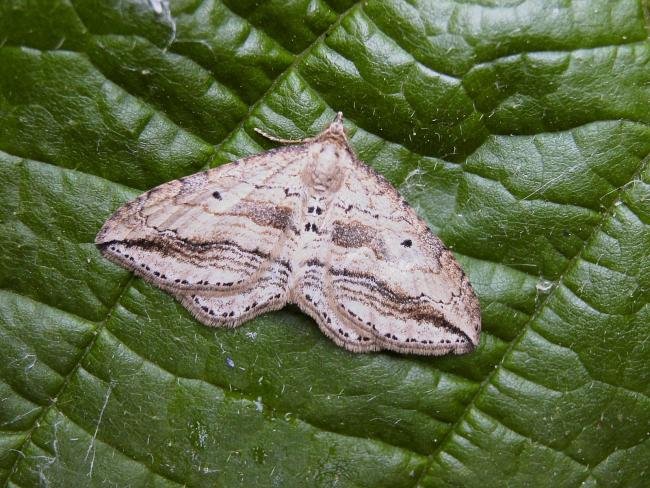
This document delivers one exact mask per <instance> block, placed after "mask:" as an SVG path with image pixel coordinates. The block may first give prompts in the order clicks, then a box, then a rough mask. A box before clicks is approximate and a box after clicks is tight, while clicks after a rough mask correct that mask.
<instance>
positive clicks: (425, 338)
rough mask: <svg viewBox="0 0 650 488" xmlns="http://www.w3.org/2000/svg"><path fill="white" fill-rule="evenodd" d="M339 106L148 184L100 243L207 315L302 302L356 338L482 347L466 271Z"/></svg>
mask: <svg viewBox="0 0 650 488" xmlns="http://www.w3.org/2000/svg"><path fill="white" fill-rule="evenodd" d="M342 119H343V116H342V114H341V113H340V112H339V113H338V115H337V117H336V119H335V120H334V122H333V123H332V124H331V125H330V126H329V127H328V128H327V129H325V131H323V132H322V133H321V134H319V135H317V136H315V137H311V138H308V139H304V140H300V141H287V140H283V139H277V138H274V137H271V136H267V135H266V134H264V133H262V134H263V135H265V136H266V137H269V138H270V139H273V140H275V141H278V142H283V143H290V144H291V145H290V146H285V147H280V148H277V149H273V150H271V151H266V152H263V153H260V154H257V155H255V156H251V157H248V158H244V159H241V160H239V161H235V162H233V163H230V164H224V165H223V166H219V167H217V168H214V169H210V170H208V171H203V172H200V173H196V174H194V175H191V176H187V177H185V178H181V179H178V180H174V181H170V182H169V183H165V184H163V185H160V186H158V187H156V188H154V189H153V190H150V191H148V192H147V193H145V194H143V195H141V196H139V197H138V198H136V199H135V200H133V201H132V202H129V203H127V204H126V205H124V206H123V207H121V208H120V209H118V210H117V211H116V212H115V214H114V215H113V216H112V217H111V218H110V219H109V220H108V221H107V222H106V223H105V224H104V226H103V227H102V229H101V230H100V232H99V234H97V238H96V241H95V242H96V244H97V246H98V247H99V249H100V250H101V252H102V253H103V255H104V256H106V257H107V258H108V259H110V260H111V261H113V262H115V263H117V264H120V265H122V266H125V267H127V268H129V269H131V270H132V271H133V272H134V273H135V274H137V275H138V276H141V277H142V278H144V279H145V280H146V281H149V282H151V283H153V284H154V285H156V286H158V287H160V288H162V289H163V290H166V291H168V292H169V293H171V294H172V295H174V296H175V297H176V298H177V299H178V300H179V301H180V302H181V303H182V304H183V305H184V306H185V307H186V308H187V309H188V310H189V311H190V312H192V314H193V315H194V316H195V317H196V318H197V319H198V320H199V321H201V322H202V323H204V324H206V325H211V326H227V327H236V326H238V325H239V324H241V323H242V322H245V321H246V320H249V319H251V318H253V317H255V316H257V315H259V314H261V313H263V312H267V311H269V310H277V309H280V308H282V307H284V306H285V305H286V304H287V303H295V304H296V305H298V306H299V307H300V308H301V309H302V310H303V311H304V312H305V313H306V314H308V315H310V316H311V317H312V318H313V319H314V320H315V321H316V322H317V323H318V325H319V327H320V329H321V330H322V331H323V332H324V333H325V335H327V336H328V337H330V338H331V339H332V340H333V341H334V342H335V343H336V344H338V345H339V346H343V347H344V348H346V349H348V350H350V351H355V352H366V351H377V350H380V349H389V350H392V351H397V352H400V353H412V354H423V355H442V354H447V353H454V354H462V353H466V352H470V351H472V350H473V349H474V348H475V347H476V345H477V344H478V341H479V334H480V329H481V318H480V309H479V303H478V300H477V299H476V296H475V295H474V292H473V290H472V287H471V285H470V283H469V281H468V279H467V276H466V275H465V273H463V271H462V269H461V268H460V266H459V265H458V263H457V262H456V260H455V259H454V257H453V256H452V254H451V253H450V252H449V251H448V250H447V249H446V248H445V246H444V245H443V244H442V242H441V241H440V240H439V239H438V238H437V237H436V236H434V235H433V234H432V233H431V231H430V230H429V229H428V227H427V225H426V224H425V223H424V221H423V220H422V219H421V218H419V217H418V216H417V215H416V213H415V211H414V210H413V209H412V208H411V207H410V206H409V204H408V203H406V201H405V200H404V199H403V198H402V197H401V196H400V195H399V193H398V192H397V190H396V189H395V188H394V187H393V186H392V185H391V184H390V183H389V182H388V181H387V180H386V179H385V178H383V177H382V176H381V175H379V174H378V173H377V172H375V171H374V170H373V169H372V168H370V167H369V166H367V165H366V164H364V163H363V162H361V161H360V160H359V159H358V158H357V156H356V155H355V153H354V151H353V150H352V148H351V147H350V145H349V144H348V140H347V137H346V135H345V131H344V129H343V123H342ZM258 132H260V133H261V131H258Z"/></svg>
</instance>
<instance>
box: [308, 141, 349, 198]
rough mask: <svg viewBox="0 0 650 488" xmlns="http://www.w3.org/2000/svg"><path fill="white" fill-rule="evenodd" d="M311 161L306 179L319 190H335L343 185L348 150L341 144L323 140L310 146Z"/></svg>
mask: <svg viewBox="0 0 650 488" xmlns="http://www.w3.org/2000/svg"><path fill="white" fill-rule="evenodd" d="M310 152H311V161H310V163H309V164H308V165H307V168H306V172H305V175H304V177H305V179H306V180H307V181H308V182H309V183H311V186H312V187H313V188H314V189H315V190H317V191H324V192H325V191H327V192H333V191H336V190H338V189H339V188H340V187H341V183H342V182H343V176H344V168H345V166H346V164H345V161H344V159H346V158H349V155H348V152H347V151H346V150H345V148H343V147H341V145H340V144H335V143H332V142H330V141H323V142H319V143H315V144H313V146H312V147H311V148H310Z"/></svg>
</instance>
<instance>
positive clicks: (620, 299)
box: [0, 0, 650, 487]
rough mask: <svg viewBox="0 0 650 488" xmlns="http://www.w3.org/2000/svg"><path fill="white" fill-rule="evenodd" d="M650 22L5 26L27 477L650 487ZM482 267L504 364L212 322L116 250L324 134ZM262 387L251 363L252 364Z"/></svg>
mask: <svg viewBox="0 0 650 488" xmlns="http://www.w3.org/2000/svg"><path fill="white" fill-rule="evenodd" d="M648 25H649V23H648V13H647V10H646V4H645V3H644V2H643V0H591V1H584V2H566V1H564V0H526V1H523V2H522V1H512V0H483V1H482V2H475V3H471V2H468V1H466V0H455V1H452V0H440V1H437V0H436V1H434V0H414V1H404V0H377V1H374V0H370V1H367V2H366V1H363V2H359V1H353V0H330V1H328V2H325V1H316V2H312V1H308V0H290V1H288V2H286V1H280V0H268V1H265V2H256V1H253V0H245V1H235V0H225V1H218V0H175V1H173V2H172V3H171V6H169V5H168V3H167V2H166V1H161V0H148V1H144V0H109V1H103V0H6V1H4V2H2V3H1V4H0V187H1V188H2V190H1V191H0V244H1V245H2V253H0V289H1V291H0V347H1V350H2V361H0V481H1V482H2V483H3V484H4V485H5V486H9V487H27V486H40V485H51V486H100V485H101V486H104V485H106V484H110V485H116V486H283V487H284V486H367V487H380V486H386V487H394V486H395V487H398V486H404V487H415V486H418V487H439V486H468V487H471V486H481V487H483V486H513V487H514V486H576V487H578V486H582V487H596V486H603V487H611V486H630V487H637V486H647V485H648V483H650V468H649V467H648V466H649V465H648V459H650V367H649V364H650V343H649V342H648V324H649V323H650V306H649V302H650V165H649V163H648V161H649V159H650V158H649V156H648V155H649V154H650V42H649V40H648V32H649V30H648ZM338 110H342V111H343V112H344V114H345V116H346V127H347V129H348V132H349V134H350V135H351V141H352V144H353V146H354V147H355V148H356V150H357V151H358V153H359V155H360V157H361V158H362V159H363V160H365V161H367V162H368V163H369V164H370V165H372V166H373V167H374V168H376V169H377V170H378V171H379V172H381V173H382V174H383V175H385V176H386V177H387V178H388V179H389V180H391V181H392V182H393V183H394V184H395V185H396V186H397V187H398V188H399V189H400V190H401V192H402V193H403V195H404V196H405V197H406V198H407V200H408V201H409V202H410V203H412V204H413V205H414V206H415V207H416V209H417V210H418V212H419V213H420V215H421V216H422V217H423V218H425V219H426V220H427V221H428V222H429V224H430V226H431V228H432V229H433V230H434V232H435V233H437V234H438V235H439V236H440V237H441V238H442V239H443V241H444V242H445V243H446V244H447V245H448V246H449V247H451V248H452V249H453V250H454V252H455V253H456V255H457V257H458V259H459V260H460V261H461V262H462V264H463V266H464V269H465V270H466V271H467V273H468V274H469V276H470V278H471V281H472V283H473V284H474V287H475V289H476V291H477V294H478V295H479V297H480V300H481V304H482V313H483V323H484V331H483V334H482V338H481V344H480V347H479V348H478V350H477V351H476V352H475V353H473V354H471V355H467V356H460V357H448V358H422V357H408V356H400V355H395V354H388V353H377V354H367V355H355V354H351V353H348V352H346V351H344V350H342V349H340V348H337V347H336V346H335V345H334V344H333V343H331V342H330V341H329V340H328V339H327V338H326V337H324V336H323V335H322V334H321V333H320V332H319V331H318V330H317V327H316V326H315V324H314V323H313V322H312V321H311V320H310V319H308V318H307V317H306V316H305V315H303V314H301V313H300V312H299V311H298V310H297V309H295V308H291V307H289V308H286V309H284V310H282V311H279V312H276V313H271V314H266V315H264V316H261V317H259V318H258V319H256V320H253V321H251V322H249V323H247V324H245V325H242V326H241V327H239V328H237V329H235V330H222V329H210V328H207V327H204V326H202V325H200V324H199V323H197V322H196V321H195V320H193V319H192V318H191V316H190V315H189V314H188V312H187V311H186V310H185V309H184V308H183V307H181V306H180V305H179V304H178V303H176V302H175V301H174V300H173V299H172V298H171V297H170V296H169V295H168V294H166V293H164V292H162V291H160V290H158V289H155V288H153V287H151V286H149V285H147V284H145V283H143V282H142V281H141V280H139V279H134V278H133V277H132V276H130V275H129V273H127V272H126V271H125V270H123V269H122V268H119V267H117V266H114V265H112V264H111V263H109V262H108V261H106V260H105V259H103V258H102V257H101V256H100V255H99V254H98V252H97V250H96V249H95V247H94V245H93V239H94V236H95V234H96V232H97V231H98V229H99V228H100V226H101V225H102V223H103V222H104V221H105V219H106V218H108V216H110V215H111V213H112V212H113V211H114V210H115V209H116V208H117V207H119V206H120V205H121V204H123V203H124V202H126V201H128V200H129V199H131V198H133V197H134V196H136V195H137V194H139V193H140V192H142V191H143V190H146V189H149V188H151V187H153V186H155V185H157V184H159V183H162V182H165V181H169V180H170V179H174V178H178V177H181V176H183V175H187V174H191V173H193V172H195V171H198V170H199V169H201V168H207V167H210V166H215V165H218V164H221V163H223V162H225V161H231V160H234V159H236V158H239V157H242V156H245V155H249V154H253V153H256V152H259V151H262V150H264V149H266V148H269V147H271V143H269V142H268V141H265V140H263V139H262V138H260V137H258V136H257V135H256V134H255V133H254V131H253V128H255V127H260V128H262V129H264V130H266V131H268V132H271V133H274V134H277V135H279V136H283V137H293V138H297V137H303V136H306V135H313V134H315V133H317V132H319V131H320V130H321V129H322V128H323V127H324V126H325V125H326V124H327V123H328V122H330V121H331V120H332V118H333V115H334V112H335V111H338ZM232 363H234V367H231V366H232Z"/></svg>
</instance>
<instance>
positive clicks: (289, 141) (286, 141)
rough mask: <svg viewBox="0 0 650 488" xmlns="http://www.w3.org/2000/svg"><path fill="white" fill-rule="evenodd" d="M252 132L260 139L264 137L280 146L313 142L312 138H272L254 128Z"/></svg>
mask: <svg viewBox="0 0 650 488" xmlns="http://www.w3.org/2000/svg"><path fill="white" fill-rule="evenodd" d="M253 130H254V131H255V132H257V133H258V134H259V135H261V136H262V137H265V138H267V139H269V140H270V141H275V142H279V143H281V144H304V143H306V142H311V141H313V140H314V138H313V137H306V138H304V139H283V138H282V137H277V136H273V135H271V134H269V133H268V132H264V131H263V130H262V129H258V128H257V127H255V128H254V129H253Z"/></svg>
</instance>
